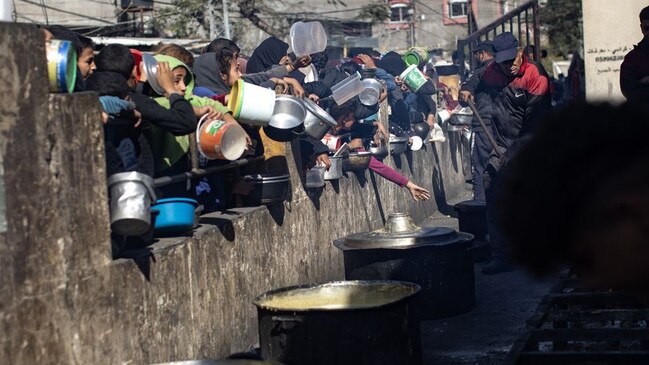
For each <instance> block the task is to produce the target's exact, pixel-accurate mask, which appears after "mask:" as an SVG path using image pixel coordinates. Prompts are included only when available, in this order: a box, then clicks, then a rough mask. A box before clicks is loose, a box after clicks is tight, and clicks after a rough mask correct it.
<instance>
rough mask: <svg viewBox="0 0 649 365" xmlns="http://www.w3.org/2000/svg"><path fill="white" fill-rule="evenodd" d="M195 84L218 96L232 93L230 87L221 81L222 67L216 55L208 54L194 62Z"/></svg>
mask: <svg viewBox="0 0 649 365" xmlns="http://www.w3.org/2000/svg"><path fill="white" fill-rule="evenodd" d="M194 74H195V75H196V77H195V80H194V82H195V83H196V86H198V87H204V88H208V89H210V90H212V91H213V92H215V93H217V94H225V93H228V92H230V88H229V87H228V85H226V84H225V82H223V79H221V65H220V64H219V62H218V61H217V60H216V53H214V52H207V53H205V54H202V55H200V56H198V58H196V60H195V61H194Z"/></svg>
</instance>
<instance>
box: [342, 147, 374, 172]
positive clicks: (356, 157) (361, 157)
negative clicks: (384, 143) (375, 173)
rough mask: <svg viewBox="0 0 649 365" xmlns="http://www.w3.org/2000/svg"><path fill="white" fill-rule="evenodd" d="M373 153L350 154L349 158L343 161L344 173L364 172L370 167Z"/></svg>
mask: <svg viewBox="0 0 649 365" xmlns="http://www.w3.org/2000/svg"><path fill="white" fill-rule="evenodd" d="M371 159H372V152H369V151H359V152H350V153H349V156H348V158H346V159H345V160H343V171H364V170H366V169H367V168H368V167H369V166H370V160H371Z"/></svg>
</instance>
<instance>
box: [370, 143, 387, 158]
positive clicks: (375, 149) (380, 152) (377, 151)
mask: <svg viewBox="0 0 649 365" xmlns="http://www.w3.org/2000/svg"><path fill="white" fill-rule="evenodd" d="M370 152H372V156H374V158H375V159H377V160H383V159H384V158H386V157H388V155H389V154H390V153H389V152H388V148H387V147H386V146H385V143H381V144H380V145H378V146H371V147H370Z"/></svg>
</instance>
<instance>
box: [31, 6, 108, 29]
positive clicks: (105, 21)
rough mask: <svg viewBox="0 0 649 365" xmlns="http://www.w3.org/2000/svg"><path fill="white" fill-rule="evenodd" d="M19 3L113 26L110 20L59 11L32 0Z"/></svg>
mask: <svg viewBox="0 0 649 365" xmlns="http://www.w3.org/2000/svg"><path fill="white" fill-rule="evenodd" d="M19 1H22V2H24V3H27V4H32V5H36V6H40V7H43V8H47V9H50V10H54V11H58V12H60V13H64V14H69V15H75V16H78V17H81V18H85V19H90V20H96V21H99V22H102V23H107V24H113V23H112V22H110V21H108V20H104V19H100V18H95V17H92V16H89V15H84V14H79V13H75V12H73V11H69V10H63V9H59V8H56V7H53V6H50V5H45V4H40V3H37V2H35V1H31V0H19Z"/></svg>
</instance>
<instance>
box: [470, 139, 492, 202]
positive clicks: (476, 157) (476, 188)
mask: <svg viewBox="0 0 649 365" xmlns="http://www.w3.org/2000/svg"><path fill="white" fill-rule="evenodd" d="M473 132H474V133H473V150H472V152H471V164H472V165H473V199H474V200H476V201H480V202H485V201H486V198H485V185H484V173H485V170H486V169H487V162H488V161H489V155H490V154H491V151H492V149H493V148H492V147H491V144H490V143H489V139H488V138H487V134H486V133H485V131H484V130H483V129H482V128H474V129H473Z"/></svg>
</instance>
